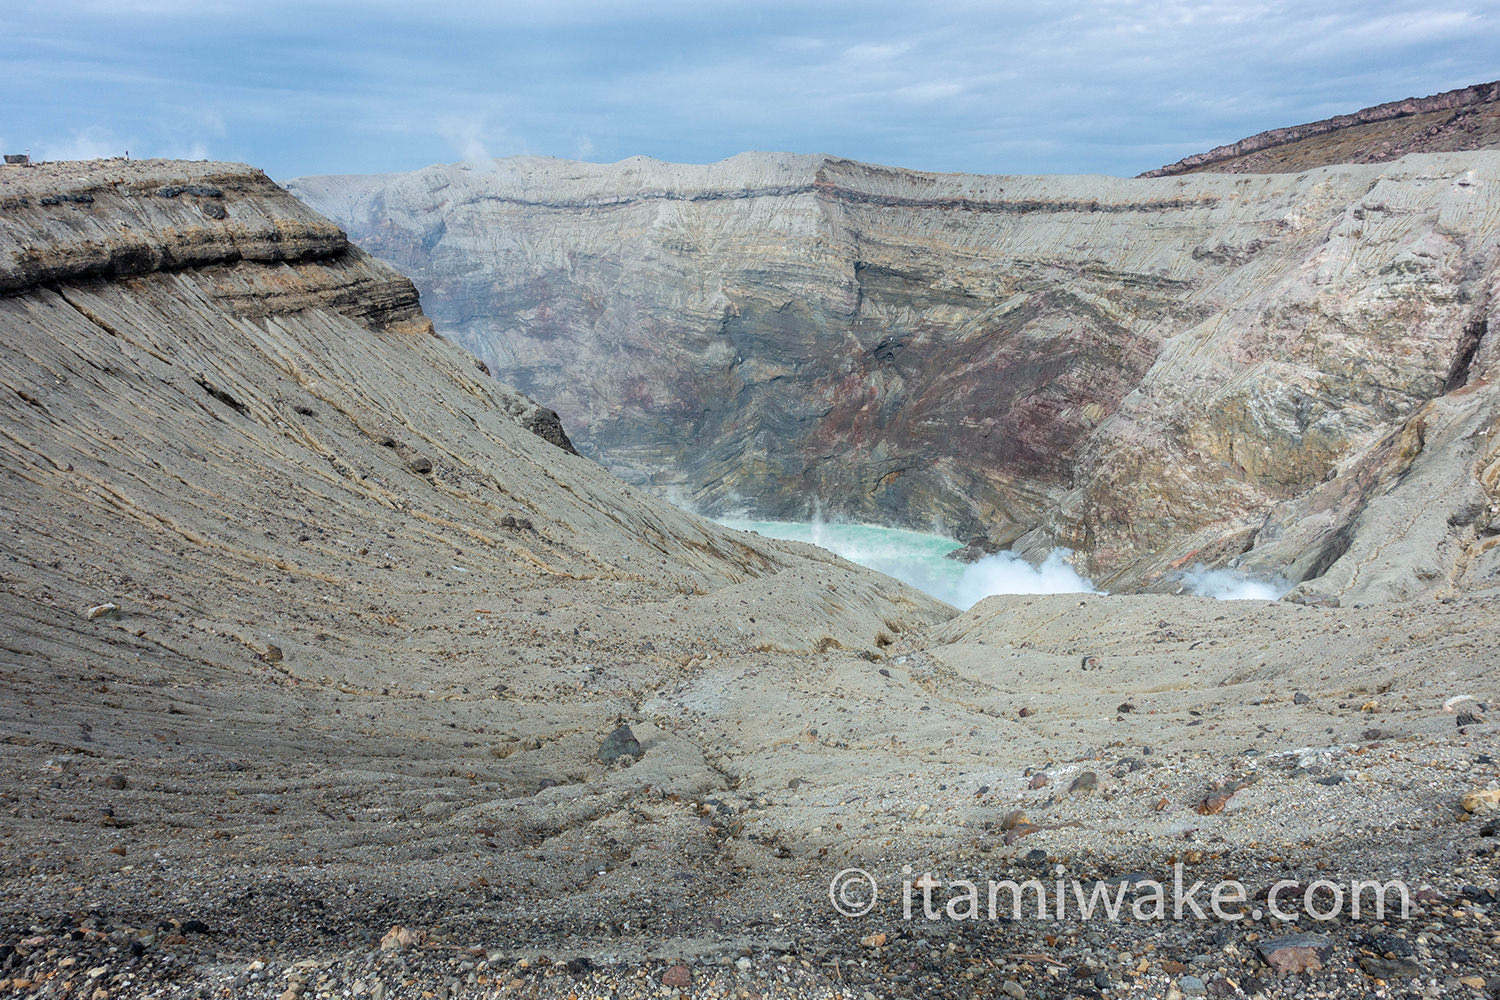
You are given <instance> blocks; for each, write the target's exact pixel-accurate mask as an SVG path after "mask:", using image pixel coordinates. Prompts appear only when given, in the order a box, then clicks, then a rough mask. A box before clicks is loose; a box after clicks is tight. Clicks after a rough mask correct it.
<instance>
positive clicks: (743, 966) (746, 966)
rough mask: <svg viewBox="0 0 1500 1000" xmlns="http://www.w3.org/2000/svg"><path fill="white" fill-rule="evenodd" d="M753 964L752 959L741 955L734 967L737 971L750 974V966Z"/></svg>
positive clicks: (735, 961)
mask: <svg viewBox="0 0 1500 1000" xmlns="http://www.w3.org/2000/svg"><path fill="white" fill-rule="evenodd" d="M752 964H753V963H751V961H750V959H748V958H746V957H745V956H744V955H741V956H740V957H739V958H737V959H735V960H734V967H735V968H736V969H739V970H740V971H741V972H749V971H750V966H751V965H752Z"/></svg>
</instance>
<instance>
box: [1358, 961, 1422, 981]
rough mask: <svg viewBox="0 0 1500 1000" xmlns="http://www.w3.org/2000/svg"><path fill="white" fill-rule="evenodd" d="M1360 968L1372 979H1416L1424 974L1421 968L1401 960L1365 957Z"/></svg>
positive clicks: (1360, 962) (1414, 963)
mask: <svg viewBox="0 0 1500 1000" xmlns="http://www.w3.org/2000/svg"><path fill="white" fill-rule="evenodd" d="M1359 967H1360V968H1361V969H1363V970H1364V971H1365V975H1367V976H1369V977H1370V978H1371V979H1415V978H1417V977H1418V976H1420V975H1421V974H1422V968H1421V966H1419V965H1417V963H1416V962H1408V961H1406V960H1405V959H1401V958H1375V957H1372V956H1365V957H1364V958H1361V959H1360V960H1359Z"/></svg>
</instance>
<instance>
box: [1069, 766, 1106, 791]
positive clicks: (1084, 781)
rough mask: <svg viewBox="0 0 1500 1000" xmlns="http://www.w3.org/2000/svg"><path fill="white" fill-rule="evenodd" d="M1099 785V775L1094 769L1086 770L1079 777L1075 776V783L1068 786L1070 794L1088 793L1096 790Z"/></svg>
mask: <svg viewBox="0 0 1500 1000" xmlns="http://www.w3.org/2000/svg"><path fill="white" fill-rule="evenodd" d="M1098 787H1099V775H1097V774H1095V773H1094V772H1093V771H1084V772H1083V773H1082V774H1080V775H1079V776H1078V777H1076V778H1074V779H1073V783H1072V784H1071V785H1069V786H1068V794H1069V795H1087V794H1088V793H1089V792H1092V791H1094V790H1095V789H1097V788H1098Z"/></svg>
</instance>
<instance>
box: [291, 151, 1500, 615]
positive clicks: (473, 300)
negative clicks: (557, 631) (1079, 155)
mask: <svg viewBox="0 0 1500 1000" xmlns="http://www.w3.org/2000/svg"><path fill="white" fill-rule="evenodd" d="M1497 175H1500V154H1496V153H1469V154H1446V155H1427V156H1411V157H1407V158H1405V159H1402V160H1400V161H1397V162H1395V163H1390V164H1382V165H1362V166H1341V167H1326V168H1320V169H1317V170H1313V171H1308V172H1306V173H1302V174H1295V175H1276V176H1238V177H1236V176H1227V175H1212V174H1194V175H1189V176H1183V177H1172V178H1158V179H1138V180H1124V179H1115V178H1105V177H1004V176H995V177H990V176H970V175H938V174H924V173H917V172H912V171H905V170H896V169H890V168H883V167H876V166H871V165H867V164H860V163H855V162H852V161H848V160H840V159H835V158H829V157H819V156H793V155H775V154H745V155H742V156H738V157H734V158H732V159H729V160H726V161H723V162H722V163H719V164H713V165H709V166H684V165H673V164H664V163H659V162H656V161H651V160H646V159H641V158H636V159H632V160H626V161H623V162H621V163H618V164H614V165H592V164H580V163H569V162H564V161H557V160H544V159H525V158H523V159H514V160H501V161H495V162H493V163H486V164H459V165H455V166H445V167H431V168H428V169H426V170H422V171H418V172H416V173H412V174H406V175H388V176H379V177H330V178H309V179H304V180H301V181H297V182H293V183H292V184H291V185H290V187H291V189H292V190H293V192H294V193H296V194H298V195H299V196H300V197H302V198H304V199H305V200H307V201H308V202H309V203H311V204H313V205H314V206H316V207H317V208H318V209H319V210H321V211H323V212H325V213H327V214H329V215H331V216H332V217H334V218H336V219H338V220H339V221H340V222H341V223H342V224H343V225H345V226H346V227H347V228H348V229H349V231H350V233H351V234H352V238H354V239H355V240H356V241H358V242H360V243H361V244H362V245H363V246H365V247H366V248H368V249H369V250H370V251H371V252H373V253H375V254H376V255H378V256H380V257H382V258H384V259H386V260H388V261H390V262H391V263H393V264H395V265H396V266H397V267H398V268H400V269H401V270H403V271H405V272H406V273H408V274H410V275H411V276H412V277H413V279H414V280H415V282H416V283H417V285H418V287H420V288H421V289H422V291H423V295H424V301H425V303H426V304H427V306H428V309H429V311H430V313H431V314H432V316H433V317H434V320H435V322H436V323H437V325H438V328H439V330H440V331H441V332H442V333H443V334H445V335H446V336H449V337H451V338H452V339H454V340H456V341H457V342H459V343H461V344H463V345H465V346H467V347H469V348H470V349H472V350H474V351H475V353H477V354H478V355H479V356H481V357H483V358H484V359H485V360H486V361H487V362H488V363H489V365H490V366H491V367H493V368H494V369H495V370H496V371H497V373H499V374H501V375H502V376H503V377H504V378H506V379H508V380H511V381H514V382H515V383H516V384H517V385H518V386H520V387H521V388H523V389H524V390H525V391H527V392H528V393H530V394H532V395H534V396H536V397H537V398H539V399H541V400H543V401H544V402H545V403H546V404H547V405H549V406H555V407H556V408H557V409H558V411H559V412H560V413H561V414H562V416H563V420H564V422H565V423H566V424H567V426H568V427H569V428H570V430H573V431H574V432H575V436H576V438H578V439H579V441H580V447H581V448H582V450H584V451H585V453H587V454H591V455H594V456H596V457H598V458H599V460H601V461H603V462H605V463H606V464H607V465H608V466H609V467H610V468H612V469H614V470H615V471H617V472H618V473H619V474H621V475H622V476H625V477H626V478H629V479H633V480H635V481H637V482H641V483H647V484H651V485H652V486H654V487H655V488H656V489H658V490H661V491H664V492H668V493H676V494H678V495H681V496H683V497H685V498H686V499H688V500H690V501H691V502H692V503H694V504H697V505H699V506H701V507H703V508H706V509H708V510H710V511H729V510H734V509H743V510H748V511H750V512H752V513H755V514H757V515H762V516H769V517H805V516H807V515H809V514H811V513H813V512H814V511H817V510H821V511H823V512H824V513H826V514H829V515H834V516H842V517H849V518H858V519H862V520H867V521H875V522H879V523H885V524H896V525H902V526H909V527H915V528H920V529H928V530H932V529H934V528H936V529H938V530H941V531H944V532H947V533H950V534H954V535H956V536H958V537H961V538H964V539H965V540H968V541H973V542H975V543H977V544H978V545H979V546H980V547H982V548H987V549H994V548H998V547H1006V546H1009V547H1014V548H1016V549H1018V550H1019V551H1021V552H1023V553H1026V554H1029V555H1033V556H1035V555H1039V554H1041V553H1043V552H1045V551H1047V550H1049V549H1050V548H1052V547H1053V546H1054V545H1064V546H1067V547H1069V548H1072V549H1075V550H1076V551H1077V552H1078V553H1079V559H1080V562H1081V568H1082V569H1083V570H1084V571H1085V572H1086V573H1088V574H1089V575H1091V576H1093V577H1094V578H1095V580H1096V581H1097V582H1099V583H1101V584H1103V585H1105V586H1108V587H1111V588H1115V589H1132V588H1140V587H1171V586H1173V585H1174V580H1175V576H1176V573H1177V571H1178V570H1179V569H1182V568H1184V567H1187V566H1190V565H1193V564H1195V563H1197V562H1206V563H1210V564H1223V563H1227V562H1231V561H1234V562H1238V563H1240V564H1243V565H1246V566H1248V567H1250V568H1253V569H1255V570H1257V571H1261V572H1277V573H1282V574H1285V575H1287V576H1289V577H1290V578H1291V579H1292V580H1294V581H1299V580H1310V579H1312V578H1320V580H1321V582H1320V583H1319V584H1317V585H1316V586H1317V587H1323V588H1329V589H1332V590H1333V592H1335V593H1339V594H1343V595H1345V596H1346V597H1356V598H1357V597H1375V596H1413V595H1416V594H1421V593H1440V592H1448V591H1450V590H1453V589H1463V588H1471V587H1476V586H1479V587H1487V586H1491V585H1493V584H1494V582H1495V579H1494V573H1495V569H1496V566H1495V565H1494V563H1493V557H1492V555H1491V554H1490V549H1489V547H1488V546H1489V541H1490V528H1489V518H1490V516H1491V513H1492V511H1491V506H1492V504H1493V501H1494V499H1495V498H1494V494H1493V486H1492V485H1488V486H1487V485H1484V481H1482V479H1481V476H1480V473H1479V471H1478V470H1480V469H1482V468H1484V467H1486V463H1487V462H1488V461H1490V460H1492V458H1493V456H1489V455H1488V452H1487V450H1486V448H1487V446H1486V445H1485V444H1484V443H1483V441H1484V440H1487V439H1485V438H1484V434H1486V433H1488V431H1487V430H1486V428H1489V427H1491V426H1493V400H1492V394H1491V392H1490V390H1489V388H1488V387H1489V381H1488V379H1489V374H1490V372H1491V369H1492V367H1493V361H1494V357H1495V353H1496V348H1495V345H1494V340H1493V338H1490V337H1487V336H1486V333H1487V331H1489V330H1490V329H1491V328H1492V327H1493V325H1494V318H1493V308H1494V307H1493V302H1494V297H1493V292H1494V285H1495V282H1496V280H1497V279H1496V274H1497V268H1496V243H1497V238H1500V216H1497V211H1496V205H1497V201H1496V184H1497V181H1500V176H1497ZM1418 425H1420V426H1421V427H1423V428H1425V430H1423V431H1422V432H1421V433H1420V434H1419V433H1417V432H1416V431H1415V430H1413V428H1415V427H1417V426H1418ZM1403 440H1404V441H1406V442H1407V444H1406V445H1398V444H1395V443H1393V442H1398V441H1403ZM1423 470H1427V472H1428V473H1429V474H1430V475H1431V476H1434V477H1436V480H1441V482H1437V481H1436V480H1434V481H1431V482H1427V484H1426V485H1424V486H1422V487H1421V488H1420V489H1418V488H1415V487H1414V486H1413V484H1414V483H1415V481H1416V479H1417V478H1419V477H1420V476H1421V475H1423V474H1424V471H1423ZM1433 491H1436V492H1433ZM1377 509H1378V510H1385V511H1386V513H1385V514H1382V515H1378V516H1377V515H1376V513H1375V511H1376V510H1377ZM1429 521H1431V522H1432V523H1428V522H1429ZM1419 522H1420V526H1419ZM1312 588H1313V585H1309V587H1306V588H1304V590H1306V589H1312Z"/></svg>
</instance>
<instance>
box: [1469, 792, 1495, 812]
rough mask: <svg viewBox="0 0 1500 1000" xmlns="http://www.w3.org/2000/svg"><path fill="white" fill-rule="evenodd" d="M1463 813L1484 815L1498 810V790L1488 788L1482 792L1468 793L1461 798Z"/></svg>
mask: <svg viewBox="0 0 1500 1000" xmlns="http://www.w3.org/2000/svg"><path fill="white" fill-rule="evenodd" d="M1461 804H1462V805H1463V807H1464V811H1465V812H1471V813H1485V812H1494V811H1495V810H1497V809H1500V788H1489V789H1486V790H1484V791H1482V792H1470V793H1469V794H1468V795H1465V796H1464V797H1463V800H1462V803H1461Z"/></svg>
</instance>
